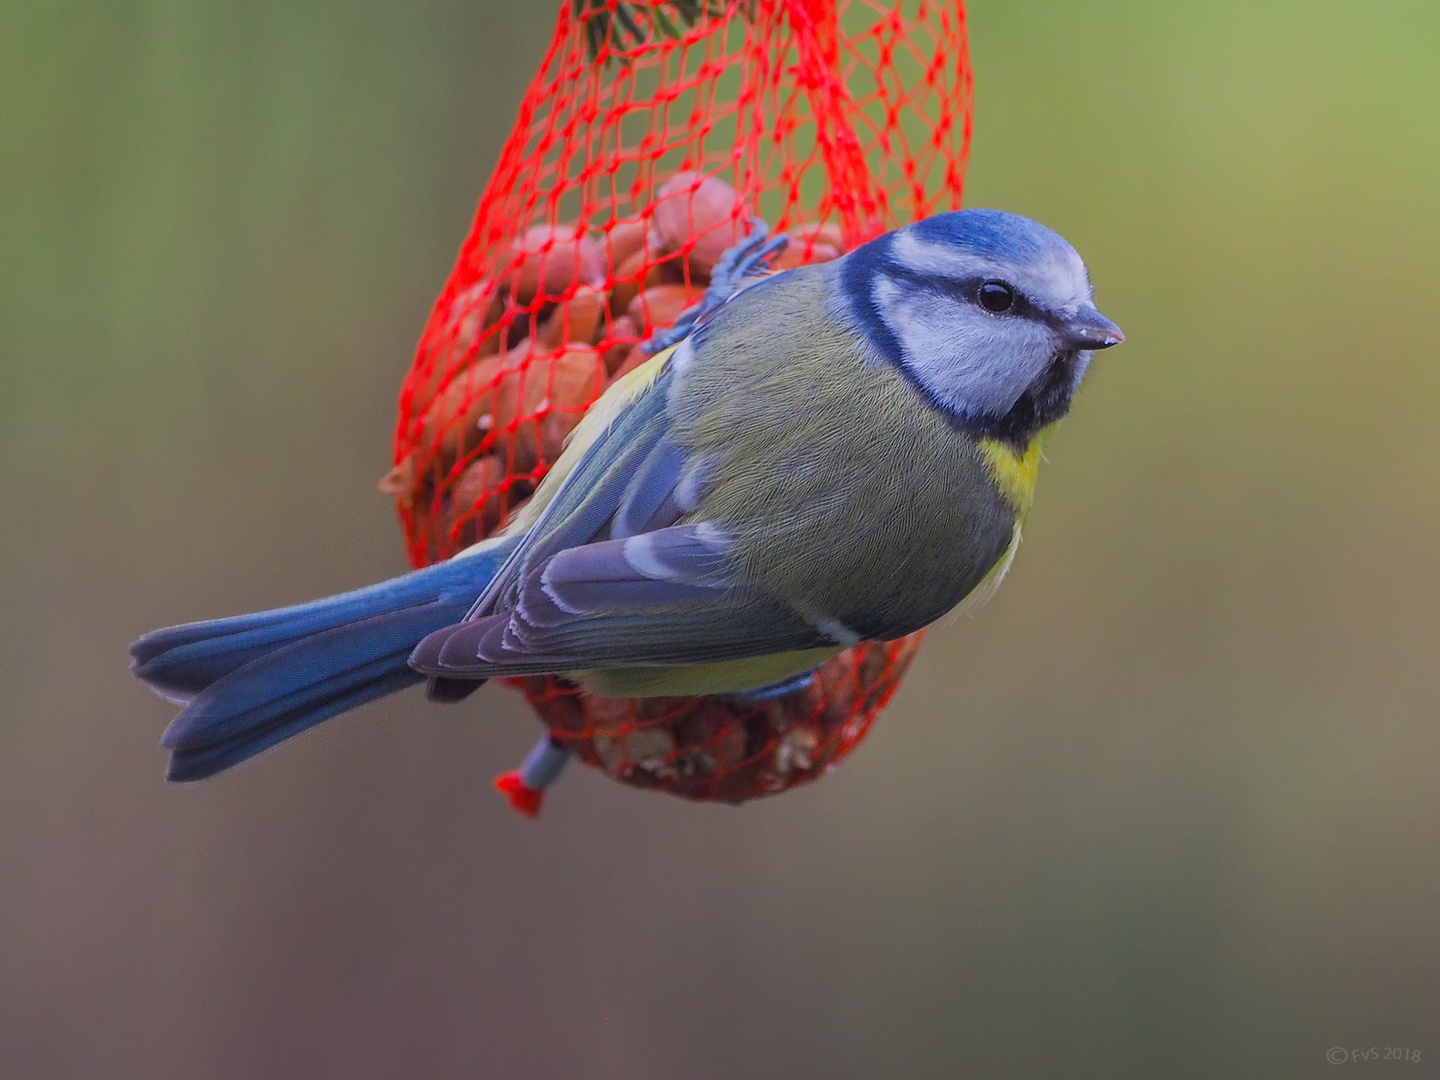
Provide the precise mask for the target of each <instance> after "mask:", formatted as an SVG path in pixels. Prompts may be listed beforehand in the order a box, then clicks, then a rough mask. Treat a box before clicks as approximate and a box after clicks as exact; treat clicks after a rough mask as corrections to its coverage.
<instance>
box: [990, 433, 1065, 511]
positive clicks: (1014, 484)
mask: <svg viewBox="0 0 1440 1080" xmlns="http://www.w3.org/2000/svg"><path fill="white" fill-rule="evenodd" d="M1054 430H1055V425H1054V424H1051V425H1049V426H1048V427H1043V428H1041V429H1040V430H1039V431H1037V432H1036V433H1035V435H1034V437H1033V438H1032V439H1031V440H1030V445H1029V446H1027V447H1026V448H1025V452H1024V453H1023V454H1017V453H1016V452H1015V451H1014V449H1012V448H1011V447H1009V446H1007V445H1006V444H1005V443H1003V442H1000V441H999V440H997V439H981V440H980V450H981V452H983V453H984V455H985V461H986V463H987V464H988V465H989V466H990V476H991V478H992V479H994V481H995V486H996V487H998V488H999V489H1000V491H1001V493H1002V494H1003V495H1004V496H1005V498H1006V499H1007V500H1008V501H1009V503H1010V505H1011V506H1013V507H1014V508H1015V517H1016V519H1017V522H1018V521H1024V520H1025V515H1026V514H1028V513H1029V512H1030V504H1031V503H1032V502H1033V501H1034V500H1035V474H1036V473H1037V472H1039V470H1040V450H1041V448H1042V447H1043V446H1044V445H1045V441H1046V440H1047V439H1048V438H1050V433H1051V432H1052V431H1054Z"/></svg>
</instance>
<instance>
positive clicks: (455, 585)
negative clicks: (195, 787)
mask: <svg viewBox="0 0 1440 1080" xmlns="http://www.w3.org/2000/svg"><path fill="white" fill-rule="evenodd" d="M518 542H519V541H518V538H510V539H506V540H503V541H498V542H496V543H494V544H492V545H489V546H488V547H486V548H483V549H481V550H479V551H476V552H475V553H473V554H470V555H463V556H460V557H458V558H455V559H451V560H449V561H447V562H444V563H440V564H437V565H436V566H432V567H427V568H426V569H424V570H417V571H415V572H414V573H410V574H406V575H404V576H403V577H399V578H395V579H393V580H391V581H386V582H382V583H380V584H378V585H372V586H370V587H369V588H365V589H358V590H356V591H354V592H350V593H344V594H342V595H340V596H332V597H327V598H326V599H323V600H316V601H314V602H312V603H309V604H300V605H297V606H294V607H288V608H280V609H277V610H275V611H266V612H259V613H256V614H253V615H240V616H236V617H234V618H229V619H216V620H214V621H211V622H204V623H190V624H187V625H185V626H176V627H171V628H169V629H166V630H157V631H155V632H154V633H151V634H147V635H145V636H144V637H142V638H141V639H140V640H139V641H137V642H135V644H134V645H132V646H131V647H130V654H131V657H132V659H133V664H132V670H133V671H134V672H135V674H136V675H137V676H139V677H140V678H141V679H143V680H144V681H145V682H147V683H149V684H150V685H151V687H152V688H153V689H155V690H156V692H157V693H160V694H162V695H163V696H166V697H169V698H171V699H172V700H177V699H178V700H180V701H182V702H184V703H185V704H186V707H185V709H184V710H183V711H182V712H181V713H180V715H179V716H177V717H176V718H175V720H174V721H173V722H172V723H171V725H170V727H169V728H168V729H167V730H166V732H165V736H164V738H163V739H162V742H161V745H163V746H164V747H165V748H166V749H168V750H170V751H172V754H171V759H170V769H169V772H168V774H167V775H168V776H169V778H170V779H172V780H199V779H201V778H203V777H206V776H211V775H213V774H215V773H217V772H220V771H222V770H224V769H228V768H229V767H230V766H232V765H236V764H238V763H240V762H242V761H244V760H245V759H247V758H249V757H252V756H254V755H255V754H258V753H260V752H261V751H262V750H265V749H268V748H269V747H271V746H274V745H275V744H276V743H279V742H282V741H284V740H285V739H288V738H290V737H291V736H293V735H297V734H299V733H300V732H302V731H304V730H305V729H307V728H310V727H313V726H314V725H315V724H318V723H320V722H321V721H322V720H326V719H329V718H330V717H332V716H336V715H338V714H339V713H342V712H345V711H346V710H348V709H352V708H355V707H356V706H357V705H361V704H364V703H365V702H367V701H373V700H374V699H376V698H378V697H383V696H384V695H386V694H390V693H394V692H395V691H397V690H401V689H403V688H404V687H406V686H410V685H412V684H414V683H417V682H421V681H422V680H423V679H424V676H423V675H420V674H418V673H417V672H415V671H413V670H411V668H410V666H409V664H408V662H407V661H408V660H409V657H410V653H411V651H412V650H413V649H414V647H415V645H416V644H417V643H418V642H419V641H420V640H421V639H422V638H423V637H425V636H426V635H427V634H429V633H432V632H433V631H435V630H439V629H442V628H444V627H446V626H449V625H451V624H452V623H456V622H459V621H460V620H461V619H463V618H464V617H465V615H466V613H467V612H468V611H469V609H470V607H471V605H472V604H473V603H474V602H475V600H476V599H477V598H478V597H479V595H480V593H481V592H483V591H484V589H485V587H486V585H488V584H489V582H490V579H491V578H492V577H494V575H495V573H496V571H498V570H499V568H500V566H501V565H502V564H503V563H504V561H505V559H506V558H507V557H508V556H509V554H510V552H511V550H513V548H514V547H515V545H516V544H517V543H518Z"/></svg>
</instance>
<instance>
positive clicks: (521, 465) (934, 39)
mask: <svg viewBox="0 0 1440 1080" xmlns="http://www.w3.org/2000/svg"><path fill="white" fill-rule="evenodd" d="M970 104H971V93H970V69H969V61H968V55H967V51H966V39H965V11H964V6H963V2H962V0H949V2H933V3H932V2H929V0H919V2H915V0H729V2H728V3H726V2H724V0H628V2H627V0H566V2H565V3H564V4H563V6H562V8H561V10H560V15H559V19H558V21H557V23H556V26H555V36H554V40H553V42H552V43H551V46H550V49H549V51H548V52H547V53H546V55H545V59H544V61H543V62H542V63H541V65H540V70H539V72H538V73H537V74H536V76H535V79H534V81H533V82H532V83H531V85H530V89H529V91H528V93H527V94H526V96H525V99H524V101H523V102H522V103H521V106H520V111H519V116H518V117H517V119H516V122H515V128H514V131H513V132H512V133H511V136H510V138H509V140H508V141H507V142H506V144H505V147H504V149H503V150H502V152H501V154H500V160H499V162H498V164H497V165H496V167H495V172H494V175H493V176H492V177H491V180H490V183H489V186H488V187H487V188H486V189H485V192H484V194H483V196H482V197H481V199H480V205H479V209H478V210H477V212H476V215H475V221H474V225H473V226H472V228H471V230H470V234H469V236H468V237H466V240H465V243H464V245H463V247H462V248H461V250H460V256H459V259H458V261H457V263H456V266H455V269H454V271H453V272H452V273H451V275H450V279H449V281H447V282H446V285H445V288H444V290H443V292H442V293H441V294H440V297H439V299H438V300H437V301H436V304H435V307H434V310H433V311H432V313H431V316H430V320H429V323H428V324H427V325H426V328H425V332H424V335H423V336H422V338H421V340H420V346H419V350H418V352H417V355H416V358H415V362H414V364H413V366H412V367H411V370H410V372H409V374H408V375H407V376H406V379H405V382H404V384H403V386H402V387H401V390H400V400H399V421H398V424H397V426H396V432H395V467H394V469H392V470H391V472H390V473H389V474H388V475H387V476H386V477H385V478H384V480H382V482H381V489H382V490H383V491H385V492H386V493H387V494H391V495H393V496H394V497H395V498H396V501H397V504H398V507H399V512H400V517H401V521H402V522H403V524H404V528H405V536H406V543H407V547H408V551H409V555H410V559H411V561H412V562H413V563H414V564H415V565H416V566H423V565H426V564H429V563H431V562H434V561H436V560H437V559H442V558H446V557H448V556H450V555H452V554H454V553H455V552H456V551H458V550H460V549H461V548H463V547H465V546H467V545H469V544H471V543H473V542H474V541H476V540H477V539H480V538H481V537H484V536H487V535H489V534H491V533H493V532H494V531H496V530H497V529H498V528H499V527H501V525H502V524H503V523H504V522H505V520H506V519H507V518H508V516H509V515H510V514H511V513H512V512H513V511H514V510H515V509H516V507H517V506H519V505H520V504H521V503H523V502H524V500H525V499H527V498H528V497H529V496H530V494H531V493H532V492H533V491H534V489H535V485H536V484H537V483H538V481H539V479H540V478H541V477H542V476H543V475H544V474H545V471H546V469H547V468H549V466H550V465H551V464H552V463H553V462H554V461H555V459H556V458H557V457H558V456H559V454H560V452H561V449H562V445H563V442H564V439H565V436H566V435H567V434H568V433H569V432H570V430H571V429H572V428H574V426H575V425H576V424H577V423H578V422H579V418H580V417H581V415H583V413H584V412H585V409H586V408H587V407H589V405H590V404H591V403H592V402H593V401H594V400H595V399H596V398H597V397H598V396H599V395H600V394H601V393H602V392H603V391H604V389H605V387H606V386H607V385H608V384H609V383H610V382H611V381H613V380H614V379H615V378H617V377H618V376H619V375H621V374H623V373H624V372H626V371H628V370H630V369H631V368H632V367H634V366H635V365H636V364H638V363H640V362H642V361H643V360H644V359H645V358H646V356H645V354H644V353H643V352H642V351H641V349H640V347H639V342H641V341H642V340H643V339H645V338H646V337H648V336H649V335H650V334H651V333H653V332H654V331H655V330H657V329H660V328H662V327H664V326H667V325H668V324H669V323H670V322H672V321H673V320H674V318H675V317H676V316H677V315H678V314H679V313H680V311H681V310H682V309H683V308H685V307H686V306H688V305H689V304H691V303H693V302H694V301H696V300H698V299H699V297H700V295H701V293H703V291H704V289H705V286H706V285H707V284H708V281H709V273H710V270H711V268H712V267H713V266H714V264H715V262H716V260H717V259H718V257H719V256H720V254H721V253H722V252H723V251H724V250H725V249H726V248H728V247H730V246H731V245H732V244H733V243H734V242H735V241H736V240H737V239H738V238H740V237H741V236H742V235H743V234H744V232H745V231H746V222H748V220H749V218H750V217H751V216H753V215H759V216H761V217H763V218H765V219H766V220H767V221H769V222H770V223H771V225H772V226H774V227H775V228H777V229H781V230H785V231H787V232H789V234H790V236H791V238H792V242H791V245H790V247H789V248H788V249H787V250H786V251H785V252H784V253H783V254H782V255H781V256H780V257H779V259H778V260H777V263H776V265H777V268H780V269H783V268H785V267H788V266H795V265H799V264H800V263H804V262H815V261H823V260H827V259H833V258H836V257H837V256H839V255H841V254H843V253H844V252H845V251H846V250H848V249H849V248H851V247H853V246H855V245H856V244H857V243H860V242H863V241H864V240H866V239H869V238H870V237H873V236H875V235H878V234H879V233H881V232H883V231H885V230H886V229H890V228H894V227H895V226H897V225H899V224H902V223H904V222H906V221H909V220H913V219H915V218H918V217H924V216H926V215H928V214H931V213H935V212H937V211H940V210H948V209H954V208H957V207H958V206H959V204H960V194H961V184H962V180H963V176H964V168H965V157H966V152H967V150H968V147H969V140H970ZM917 642H918V635H916V636H914V637H911V638H907V639H904V640H902V641H897V642H890V643H874V642H866V643H862V644H861V645H858V646H856V647H855V648H853V649H850V650H848V651H847V652H845V653H843V654H841V655H840V656H838V657H836V658H835V659H834V660H831V661H830V662H829V663H827V664H825V665H824V666H823V667H822V668H821V669H820V671H819V673H818V675H817V677H816V678H815V680H814V681H813V682H812V683H811V685H810V686H809V687H808V688H806V689H804V690H800V691H797V692H794V693H791V694H788V695H786V696H784V697H780V698H777V699H775V700H772V701H768V702H765V703H763V704H758V705H737V704H734V703H731V702H727V701H724V700H721V699H719V698H713V697H706V698H684V699H680V698H646V699H638V700H634V701H631V700H621V699H607V698H598V697H594V696H589V695H585V694H583V693H582V692H581V691H580V690H579V688H578V687H576V686H575V685H573V684H572V683H569V682H567V681H566V680H564V679H560V678H530V679H523V680H515V682H516V683H517V684H518V685H520V686H521V688H522V689H523V691H524V693H525V695H526V697H527V698H528V699H529V700H530V702H531V704H532V705H533V706H534V708H535V709H536V711H537V712H538V713H539V714H540V717H541V719H542V720H543V721H544V722H545V724H546V725H547V726H548V727H549V728H550V730H551V733H552V735H553V737H554V739H555V740H556V742H557V743H559V744H560V745H562V746H564V747H565V748H567V749H569V750H571V751H573V752H575V753H577V754H578V755H580V757H582V758H583V759H584V760H585V761H587V762H589V763H590V764H592V765H596V766H598V767H600V768H602V769H604V770H605V771H606V772H608V773H609V774H610V775H612V776H614V777H616V778H617V779H620V780H623V781H625V782H627V783H631V784H635V785H637V786H641V787H657V788H662V789H665V790H668V791H672V792H674V793H676V794H680V795H684V796H687V797H690V798H696V799H724V800H729V801H735V802H738V801H741V800H743V799H747V798H751V797H754V796H757V795H764V794H771V793H773V792H777V791H783V790H785V789H786V788H789V787H792V786H794V785H795V784H797V783H801V782H804V781H805V780H809V779H811V778H813V777H814V776H816V775H818V774H819V773H820V772H821V771H823V770H824V769H826V768H827V767H829V766H830V765H833V764H834V763H835V762H836V761H838V760H839V759H840V758H842V757H843V756H844V755H845V754H846V753H848V752H849V750H850V749H851V748H852V747H853V746H854V745H855V744H856V743H857V742H858V741H859V740H860V739H861V738H863V737H864V735H865V733H866V731H867V730H868V729H869V726H870V723H871V722H872V720H873V719H874V717H875V715H876V714H877V713H878V711H879V710H880V708H881V707H882V706H883V705H884V704H885V702H886V701H887V700H888V698H889V696H890V694H891V693H892V692H893V691H894V689H895V687H896V685H897V684H898V682H899V679H900V677H901V675H902V674H903V673H904V670H905V668H906V667H907V666H908V664H909V662H910V659H911V657H912V656H913V655H914V651H915V647H916V645H917Z"/></svg>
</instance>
